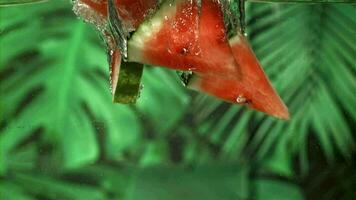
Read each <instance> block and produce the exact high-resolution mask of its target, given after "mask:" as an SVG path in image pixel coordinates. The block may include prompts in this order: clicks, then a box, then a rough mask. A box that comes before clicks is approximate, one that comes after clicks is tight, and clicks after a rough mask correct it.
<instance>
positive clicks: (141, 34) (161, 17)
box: [128, 0, 181, 62]
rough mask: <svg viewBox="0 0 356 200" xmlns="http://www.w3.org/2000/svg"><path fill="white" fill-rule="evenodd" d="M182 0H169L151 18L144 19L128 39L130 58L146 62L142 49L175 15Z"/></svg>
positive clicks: (130, 59)
mask: <svg viewBox="0 0 356 200" xmlns="http://www.w3.org/2000/svg"><path fill="white" fill-rule="evenodd" d="M180 1H181V0H167V1H165V2H164V3H163V4H162V6H161V7H160V8H159V10H158V11H157V12H156V13H155V14H154V15H153V16H152V17H151V18H149V19H147V20H146V21H144V22H143V23H142V24H141V25H140V26H139V28H138V29H137V30H136V32H135V33H134V34H133V36H132V37H131V39H130V40H129V41H128V60H129V61H135V62H144V61H143V56H142V51H143V49H145V46H146V43H147V41H149V40H150V39H151V38H152V37H154V36H155V35H156V34H157V33H158V32H159V31H160V30H161V28H162V26H163V24H164V22H165V21H166V20H168V19H171V17H172V16H175V14H176V12H177V4H178V3H179V2H180Z"/></svg>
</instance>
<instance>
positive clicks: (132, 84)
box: [113, 62, 143, 104]
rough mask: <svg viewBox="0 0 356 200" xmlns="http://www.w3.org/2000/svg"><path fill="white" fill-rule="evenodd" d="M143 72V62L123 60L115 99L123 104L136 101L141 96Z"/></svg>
mask: <svg viewBox="0 0 356 200" xmlns="http://www.w3.org/2000/svg"><path fill="white" fill-rule="evenodd" d="M142 74H143V64H140V63H135V62H121V66H120V71H119V78H118V80H117V84H116V88H115V91H114V97H113V101H114V102H115V103H122V104H134V103H136V101H137V99H138V98H139V96H140V91H141V78H142Z"/></svg>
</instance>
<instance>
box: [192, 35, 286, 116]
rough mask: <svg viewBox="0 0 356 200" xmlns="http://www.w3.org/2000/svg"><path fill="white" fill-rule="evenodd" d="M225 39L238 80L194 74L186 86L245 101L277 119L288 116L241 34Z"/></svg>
mask: <svg viewBox="0 0 356 200" xmlns="http://www.w3.org/2000/svg"><path fill="white" fill-rule="evenodd" d="M229 42H230V45H231V48H232V51H233V53H234V57H235V59H236V61H237V63H239V65H240V67H241V72H242V80H236V79H227V78H225V77H221V76H211V75H205V74H195V75H194V76H193V77H192V78H191V79H190V80H189V83H188V87H190V88H192V89H195V90H198V91H203V92H206V93H208V94H211V95H213V96H216V97H218V98H220V99H223V100H225V101H228V102H230V103H238V104H243V105H247V106H249V107H251V108H253V109H256V110H259V111H262V112H265V113H267V114H269V115H272V116H275V117H277V118H280V119H289V113H288V108H287V107H286V106H285V104H284V103H283V101H282V100H281V98H280V97H279V96H278V94H277V92H276V91H275V90H274V89H273V87H272V85H271V83H270V81H269V80H268V78H267V76H266V75H265V73H264V71H263V69H262V68H261V66H260V64H259V62H258V60H257V58H256V56H255V55H254V53H253V51H252V49H251V47H250V46H249V44H248V42H247V39H246V38H245V36H244V35H242V34H238V35H236V36H235V37H233V38H231V39H230V41H229Z"/></svg>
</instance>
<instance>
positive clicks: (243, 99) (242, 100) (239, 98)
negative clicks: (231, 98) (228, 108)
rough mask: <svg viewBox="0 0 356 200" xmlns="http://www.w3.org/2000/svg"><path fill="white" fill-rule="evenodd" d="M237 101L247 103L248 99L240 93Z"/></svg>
mask: <svg viewBox="0 0 356 200" xmlns="http://www.w3.org/2000/svg"><path fill="white" fill-rule="evenodd" d="M236 102H237V103H238V104H245V103H247V102H248V101H247V99H246V97H244V96H243V95H239V96H238V97H237V98H236Z"/></svg>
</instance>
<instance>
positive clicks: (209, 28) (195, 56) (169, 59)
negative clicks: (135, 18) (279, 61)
mask: <svg viewBox="0 0 356 200" xmlns="http://www.w3.org/2000/svg"><path fill="white" fill-rule="evenodd" d="M199 11H200V12H199ZM128 60H129V61H135V62H141V63H147V64H151V65H159V66H165V67H168V68H171V69H176V70H189V71H194V72H201V73H205V74H207V73H210V74H220V75H222V76H228V77H231V78H236V79H238V78H239V76H240V72H239V67H238V65H237V63H236V62H235V60H234V57H233V55H232V51H231V48H230V46H229V44H228V40H227V38H226V30H225V25H224V21H223V13H222V8H221V7H220V4H219V3H218V2H217V1H215V0H203V1H201V8H200V5H199V0H189V1H188V0H167V1H166V2H165V3H163V5H162V6H161V7H160V9H159V10H158V11H157V12H156V13H155V14H154V15H153V16H152V17H151V18H150V19H148V20H146V21H145V22H143V24H141V25H140V26H139V28H138V29H137V31H136V32H135V33H134V34H133V36H132V37H131V39H130V40H129V41H128Z"/></svg>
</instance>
